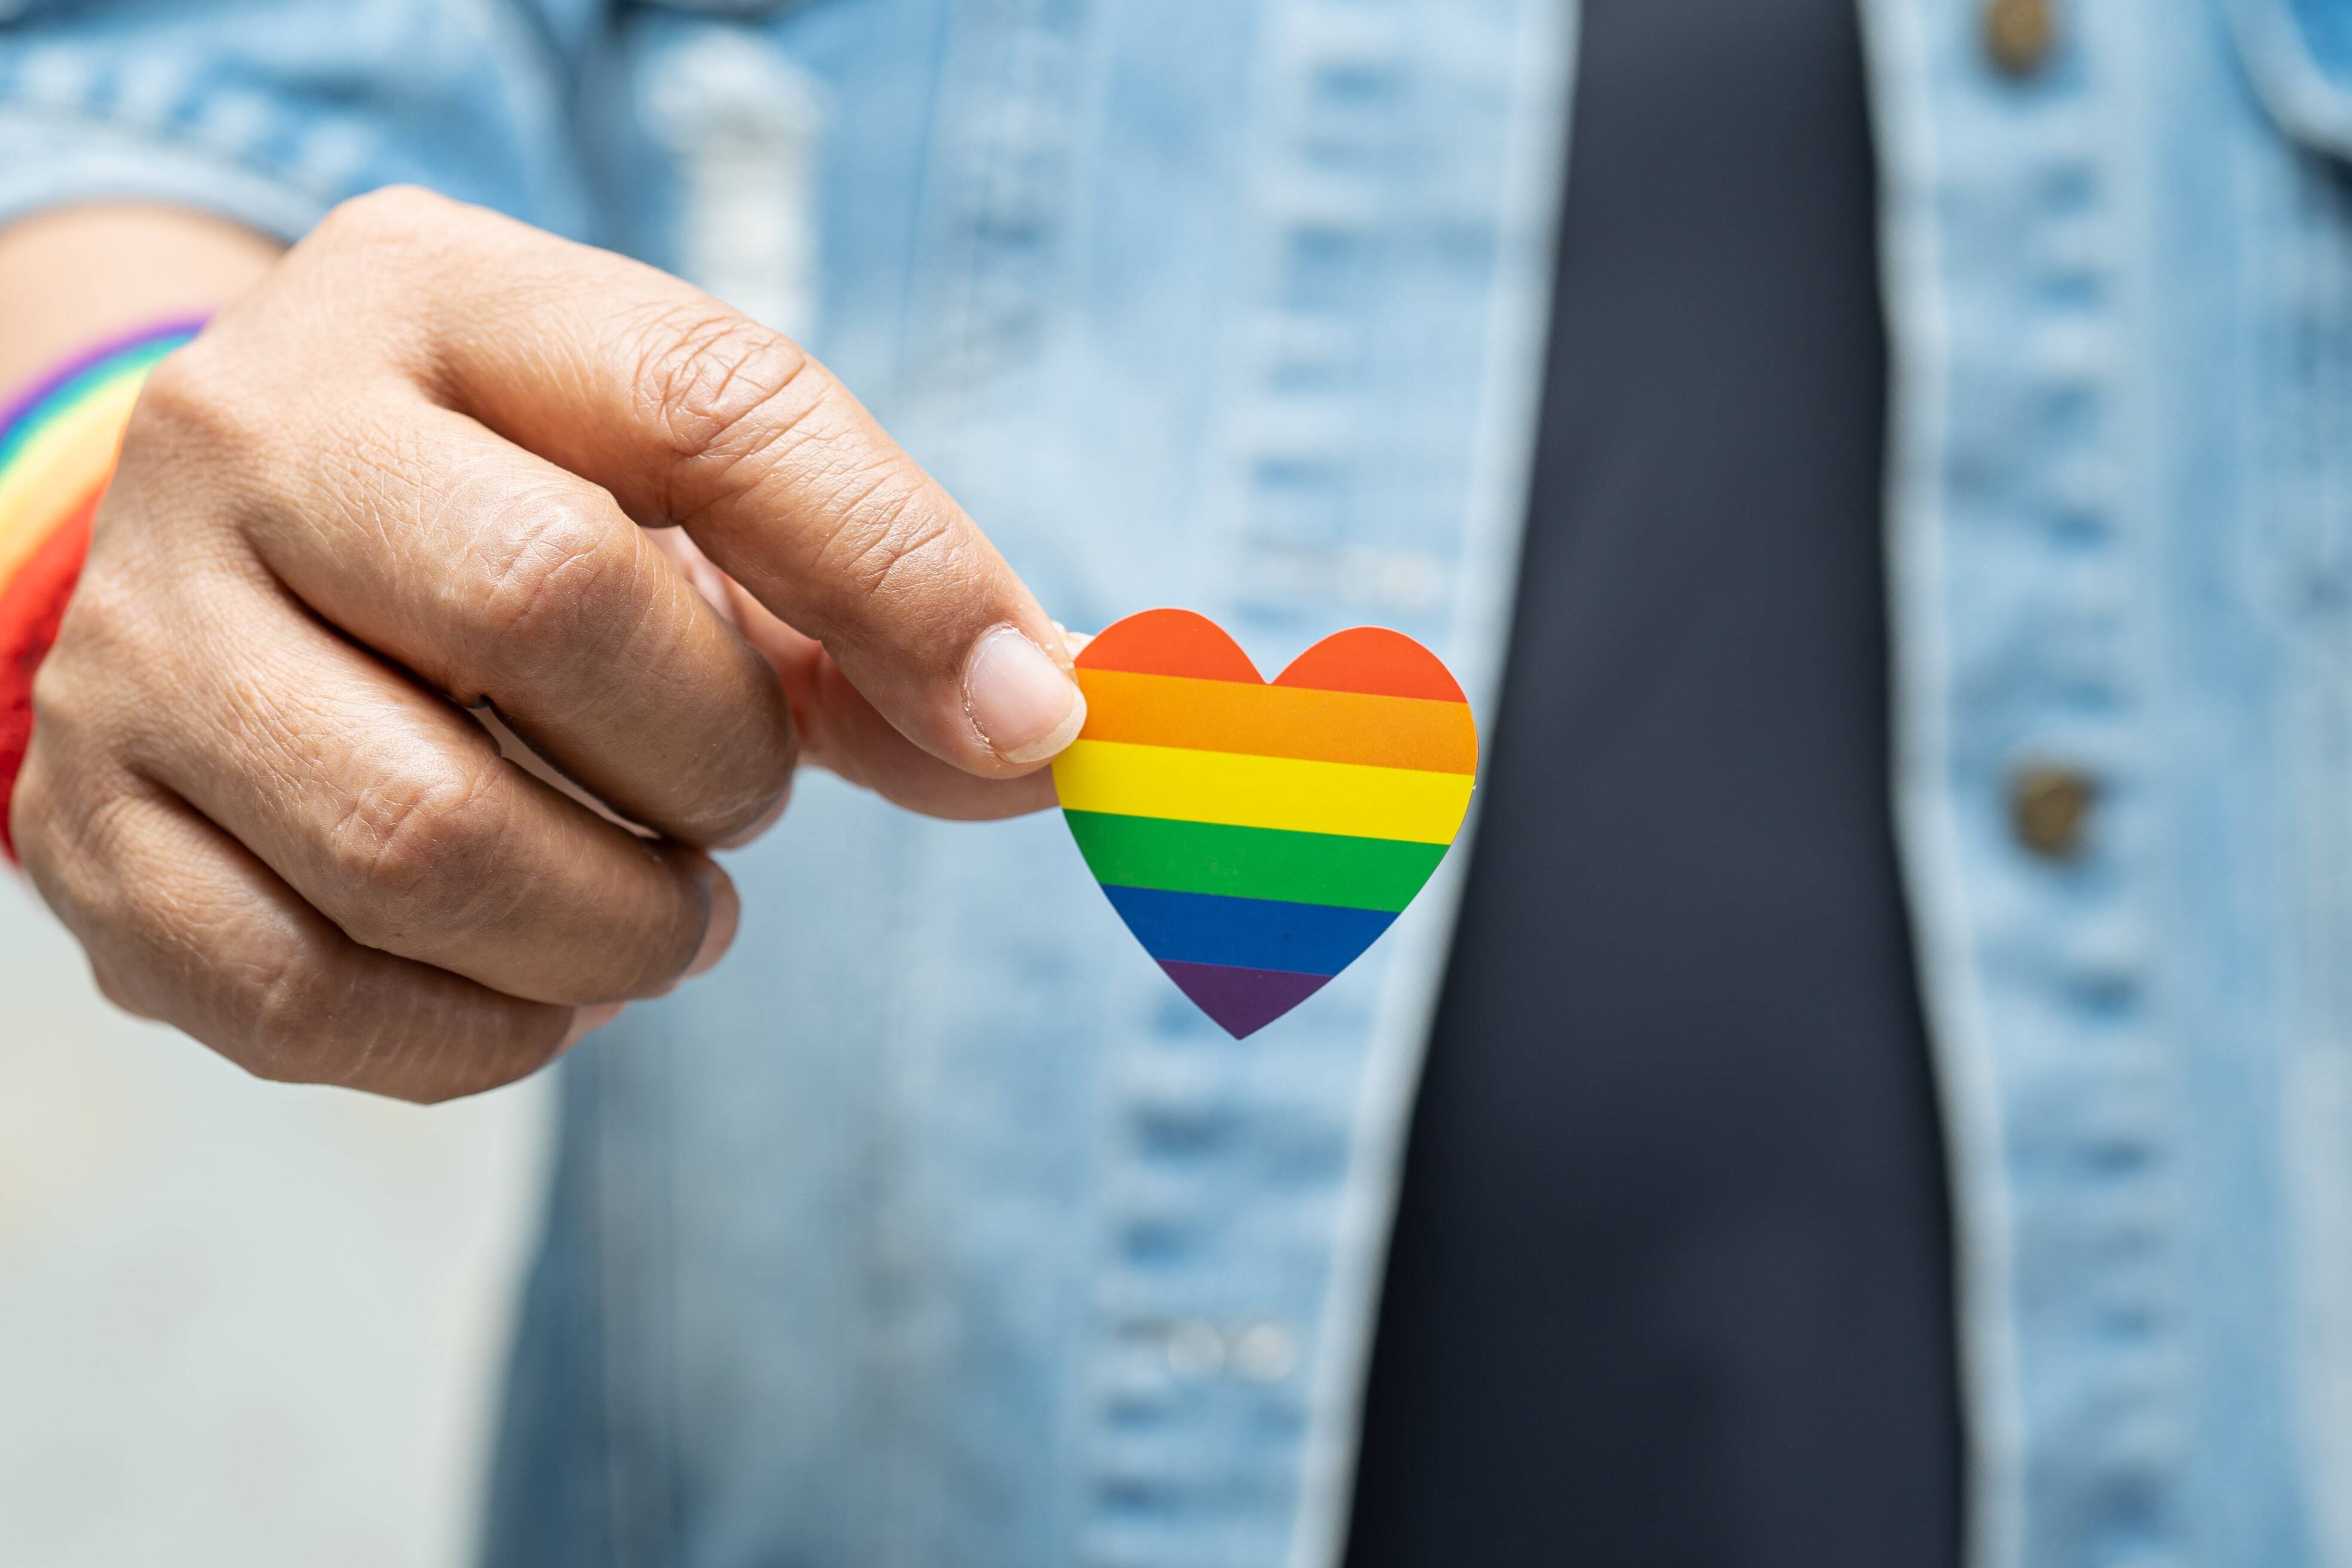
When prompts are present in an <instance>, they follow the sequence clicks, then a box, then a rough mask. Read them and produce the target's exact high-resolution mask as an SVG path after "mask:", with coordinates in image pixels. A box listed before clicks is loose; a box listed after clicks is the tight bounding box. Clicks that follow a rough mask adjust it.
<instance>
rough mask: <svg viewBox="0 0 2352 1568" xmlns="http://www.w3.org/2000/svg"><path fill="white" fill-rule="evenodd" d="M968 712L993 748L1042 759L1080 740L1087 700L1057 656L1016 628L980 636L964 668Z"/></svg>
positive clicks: (1015, 758) (1021, 759) (1023, 759)
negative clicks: (977, 644)
mask: <svg viewBox="0 0 2352 1568" xmlns="http://www.w3.org/2000/svg"><path fill="white" fill-rule="evenodd" d="M963 692H964V710H965V711H966V712H968V713H970V714H971V721H972V723H973V725H974V726H975V727H977V728H978V729H979V731H980V736H981V739H982V740H983V741H986V742H988V749H989V750H990V751H992V752H995V753H996V754H997V755H998V756H1000V757H1002V758H1003V759H1004V760H1005V761H1006V762H1008V763H1036V762H1043V761H1044V760H1045V759H1046V758H1047V757H1050V756H1052V755H1053V754H1054V753H1055V752H1058V751H1060V750H1061V749H1062V748H1063V747H1065V746H1066V745H1068V744H1069V743H1070V742H1072V741H1074V740H1076V739H1077V734H1078V731H1079V730H1080V729H1082V728H1083V727H1084V726H1085V724H1086V721H1087V700H1086V697H1085V696H1084V695H1083V694H1082V693H1081V692H1080V691H1079V690H1078V688H1077V683H1076V681H1074V680H1072V679H1070V678H1069V676H1068V675H1066V674H1065V673H1064V672H1063V669H1062V667H1061V666H1060V665H1058V664H1055V662H1054V659H1053V657H1052V656H1051V655H1049V654H1048V653H1046V651H1045V649H1044V648H1042V647H1038V646H1037V645H1036V644H1035V643H1034V642H1031V641H1030V640H1029V639H1028V638H1027V637H1024V636H1023V635H1022V634H1021V633H1020V632H1019V631H1018V630H1017V629H1015V628H1014V627H1012V626H999V627H997V628H996V629H995V630H994V631H992V632H990V633H989V634H988V635H987V636H986V637H982V638H981V639H980V643H979V646H978V647H974V648H973V649H972V650H971V662H970V663H969V664H967V665H965V667H964V678H963Z"/></svg>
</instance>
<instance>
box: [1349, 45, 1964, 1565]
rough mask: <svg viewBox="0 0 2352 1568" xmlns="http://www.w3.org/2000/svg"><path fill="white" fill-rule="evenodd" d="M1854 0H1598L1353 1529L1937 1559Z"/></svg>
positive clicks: (1604, 1557)
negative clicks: (1890, 778) (1506, 632)
mask: <svg viewBox="0 0 2352 1568" xmlns="http://www.w3.org/2000/svg"><path fill="white" fill-rule="evenodd" d="M1854 12H1855V6H1854V5H1853V0H1587V3H1586V5H1585V6H1584V26H1583V37H1582V43H1581V48H1580V82H1579V87H1578V96H1577V104H1576V110H1575V113H1574V128H1573V140H1572V144H1571V148H1570V163H1571V166H1572V170H1573V174H1572V177H1571V179H1570V187H1569V198H1568V205H1567V211H1566V216H1565V220H1564V229H1563V235H1562V242H1561V254H1560V261H1559V284H1558V298H1557V302H1556V312H1555V319H1554V322H1553V327H1552V336H1551V344H1550V364H1549V382H1548V385H1547V392H1546V399H1545V404H1544V408H1543V413H1542V427H1541V431H1540V438H1539V447H1538V458H1537V464H1536V470H1535V477H1534V486H1533V492H1532V497H1531V501H1530V505H1529V510H1528V534H1527V545H1526V557H1525V564H1524V567H1523V570H1522V574H1521V579H1520V585H1519V600H1518V607H1517V625H1516V627H1515V630H1514V632H1513V636H1512V642H1511V651H1510V661H1509V666H1508V672H1507V678H1506V685H1505V689H1504V692H1503V696H1502V700H1501V703H1500V707H1499V710H1498V711H1497V712H1496V713H1495V714H1493V715H1490V716H1487V717H1490V718H1491V720H1492V722H1491V723H1490V724H1489V725H1488V727H1487V729H1488V733H1489V735H1490V736H1491V746H1490V752H1489V766H1488V771H1487V774H1486V781H1485V787H1484V790H1483V793H1482V795H1481V802H1482V805H1481V809H1482V811H1483V814H1484V816H1483V821H1482V824H1481V826H1480V829H1479V835H1478V838H1477V843H1476V847H1475V854H1474V858H1473V860H1472V864H1471V868H1470V877H1469V884H1468V889H1467V894H1466V902H1465V907H1464V910H1463V915H1462V921H1461V927H1460V931H1459V936H1458V938H1457V942H1456V944H1455V949H1454V955H1453V961H1452V964H1451V967H1450V970H1449V973H1448V975H1447V978H1446V982H1445V986H1444V994H1443V999H1442V1001H1441V1004H1440V1006H1439V1012H1438V1018H1437V1022H1436V1026H1435V1031H1434V1035H1433V1039H1432V1041H1431V1044H1430V1054H1429V1059H1428V1064H1427V1068H1426V1071H1425V1075H1424V1079H1423V1089H1422V1092H1421V1098H1420V1101H1419V1104H1418V1107H1417V1109H1416V1111H1415V1119H1414V1122H1413V1127H1412V1139H1411V1145H1410V1150H1409V1153H1408V1156H1407V1162H1406V1167H1405V1177H1404V1186H1403V1191H1402V1206H1401V1209H1400V1213H1399V1215H1398V1219H1397V1226H1396V1232H1395V1237H1394V1241H1393V1243H1392V1246H1391V1257H1390V1264H1389V1274H1388V1284H1387V1289H1386V1292H1385V1294H1384V1296H1383V1300H1382V1303H1381V1318H1380V1327H1379V1335H1378V1339H1377V1342H1376V1346H1375V1350H1374V1356H1373V1365H1372V1370H1371V1377H1370V1387H1369V1390H1368V1404H1367V1411H1366V1424H1365V1430H1364V1439H1363V1448H1362V1454H1361V1458H1360V1467H1359V1477H1358V1490H1357V1500H1356V1507H1355V1521H1354V1530H1353V1532H1352V1535H1351V1539H1350V1545H1349V1564H1350V1568H1439V1565H1441V1564H1444V1565H1447V1568H1451V1565H1454V1564H1460V1563H1478V1564H1480V1565H1481V1568H1514V1565H1517V1564H1536V1563H1541V1564H1546V1565H1550V1564H1559V1563H1591V1564H1613V1563H1638V1564H1643V1565H1671V1564H1685V1563H1688V1564H1706V1565H1707V1568H1745V1565H1762V1564H1788V1565H1790V1568H1796V1565H1799V1564H1801V1565H1803V1568H1840V1565H1843V1564H1854V1565H1857V1568H1859V1565H1863V1564H1868V1565H1869V1568H1886V1565H1887V1564H1902V1565H1903V1568H1937V1565H1939V1564H1950V1563H1956V1562H1957V1561H1958V1497H1959V1463H1960V1460H1959V1431H1958V1415H1957V1408H1958V1405H1957V1395H1956V1392H1955V1383H1956V1379H1955V1371H1954V1350H1953V1324H1952V1312H1951V1279H1950V1273H1951V1268H1950V1260H1949V1240H1948V1221H1947V1213H1946V1201H1945V1196H1944V1191H1943V1178H1942V1168H1943V1167H1942V1153H1941V1148H1940V1144H1939V1136H1938V1131H1937V1121H1936V1114H1935V1104H1934V1099H1933V1093H1932V1086H1931V1082H1930V1077H1929V1068H1928V1058H1927V1048H1926V1043H1925V1038H1924V1030H1923V1027H1922V1024H1921V1021H1920V1016H1919V1008H1918V1004H1917V999H1916V987H1915V981H1914V976H1913V973H1912V964H1911V957H1910V949H1909V942H1908V934H1907V931H1906V921H1905V911H1904V906H1903V902H1902V898H1901V892H1900V888H1899V884H1898V880H1897V871H1896V865H1895V853H1894V847H1893V837H1892V833H1891V828H1890V812H1889V805H1888V784H1887V774H1888V767H1889V761H1888V749H1887V748H1888V736H1887V728H1888V719H1887V704H1888V694H1887V685H1886V663H1887V658H1886V633H1885V607H1884V605H1885V584H1884V583H1883V580H1882V574H1883V560H1882V546H1881V539H1880V515H1881V505H1880V483H1881V463H1882V457H1881V452H1882V444H1883V432H1884V421H1885V383H1886V369H1885V334H1884V330H1883V326H1882V323H1881V319H1880V313H1879V298H1878V290H1877V285H1876V265H1877V263H1876V255H1875V251H1876V237H1875V232H1874V230H1875V213H1874V206H1875V204H1874V178H1875V175H1874V161H1873V157H1872V153H1871V147H1870V137H1869V128H1868V120H1867V116H1866V112H1865V101H1864V77H1863V69H1862V62H1861V54H1860V46H1859V43H1858V40H1857V37H1856V23H1855V19H1854Z"/></svg>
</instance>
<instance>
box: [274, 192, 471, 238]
mask: <svg viewBox="0 0 2352 1568" xmlns="http://www.w3.org/2000/svg"><path fill="white" fill-rule="evenodd" d="M462 210H463V209H462V208H461V207H460V206H459V205H458V204H457V203H456V202H453V201H451V200H450V199H449V198H448V197H446V196H445V195H440V194H439V193H438V192H436V191H430V190H427V189H425V187H424V186H423V185H379V186H378V187H376V188H375V189H374V190H372V191H367V192H363V193H362V194H361V195H356V196H351V197H347V198H346V199H344V200H343V201H341V202H339V203H337V204H336V205H334V207H333V208H331V210H330V211H329V212H328V214H327V216H325V217H324V218H322V219H320V222H319V224H318V226H317V227H315V228H314V229H313V230H312V231H311V235H312V237H313V238H314V239H317V240H321V241H326V242H330V243H332V242H339V241H343V240H355V241H359V242H362V243H364V242H367V241H370V240H373V239H377V238H380V237H383V236H386V235H392V236H402V237H405V236H408V235H413V234H415V233H416V232H417V231H418V230H420V229H422V228H425V227H427V226H433V225H438V224H445V223H447V222H449V221H450V219H451V218H452V217H453V216H455V215H456V214H457V213H458V212H460V211H462Z"/></svg>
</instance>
